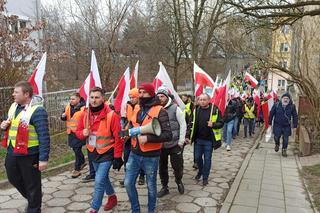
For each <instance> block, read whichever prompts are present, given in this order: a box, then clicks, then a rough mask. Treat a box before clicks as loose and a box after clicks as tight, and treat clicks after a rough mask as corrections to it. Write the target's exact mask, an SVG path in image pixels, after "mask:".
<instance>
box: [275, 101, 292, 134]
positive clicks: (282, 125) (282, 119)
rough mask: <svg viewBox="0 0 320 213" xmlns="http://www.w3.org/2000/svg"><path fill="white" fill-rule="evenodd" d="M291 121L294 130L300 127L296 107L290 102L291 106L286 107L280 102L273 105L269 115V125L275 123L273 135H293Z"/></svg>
mask: <svg viewBox="0 0 320 213" xmlns="http://www.w3.org/2000/svg"><path fill="white" fill-rule="evenodd" d="M291 120H293V128H297V126H298V114H297V110H296V106H295V105H294V104H293V103H292V101H291V100H290V102H289V104H288V105H287V106H286V107H284V106H283V105H282V104H281V101H279V102H278V103H277V104H275V105H273V107H272V109H271V111H270V115H269V125H272V121H273V133H274V134H275V136H281V135H282V134H284V135H286V136H290V135H291Z"/></svg>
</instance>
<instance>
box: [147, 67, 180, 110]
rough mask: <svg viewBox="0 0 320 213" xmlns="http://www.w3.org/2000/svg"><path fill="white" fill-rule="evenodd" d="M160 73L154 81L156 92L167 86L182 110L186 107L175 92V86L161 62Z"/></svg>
mask: <svg viewBox="0 0 320 213" xmlns="http://www.w3.org/2000/svg"><path fill="white" fill-rule="evenodd" d="M159 66H160V68H159V72H158V74H157V76H156V77H155V79H154V80H153V85H154V87H155V90H156V91H157V90H158V88H159V87H160V86H162V85H163V86H165V87H167V88H168V89H169V92H170V93H171V94H172V95H173V96H174V99H175V101H176V103H177V104H178V105H179V107H180V108H181V109H184V108H185V105H184V103H183V101H182V100H181V98H180V96H179V95H178V93H177V92H176V91H175V89H174V87H173V84H172V82H171V79H170V76H169V75H168V73H167V70H166V68H165V67H164V66H163V64H162V63H161V62H159Z"/></svg>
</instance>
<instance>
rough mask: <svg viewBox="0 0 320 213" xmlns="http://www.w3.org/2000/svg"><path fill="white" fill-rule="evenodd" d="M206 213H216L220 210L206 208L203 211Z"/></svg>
mask: <svg viewBox="0 0 320 213" xmlns="http://www.w3.org/2000/svg"><path fill="white" fill-rule="evenodd" d="M203 211H204V213H216V212H217V211H218V210H217V208H215V207H207V206H206V207H204V209H203Z"/></svg>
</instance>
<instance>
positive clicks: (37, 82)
mask: <svg viewBox="0 0 320 213" xmlns="http://www.w3.org/2000/svg"><path fill="white" fill-rule="evenodd" d="M46 61H47V53H46V52H45V53H44V54H43V56H42V58H41V60H40V62H39V63H38V65H37V67H36V68H35V69H34V71H33V73H32V75H31V76H30V78H29V80H28V82H29V83H30V84H31V86H32V88H33V94H35V95H38V96H40V97H42V84H43V77H44V74H45V72H46Z"/></svg>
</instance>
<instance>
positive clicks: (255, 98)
mask: <svg viewBox="0 0 320 213" xmlns="http://www.w3.org/2000/svg"><path fill="white" fill-rule="evenodd" d="M252 97H253V101H254V103H255V104H256V105H257V114H256V118H257V119H259V115H260V107H261V103H260V90H256V89H254V90H253V93H252Z"/></svg>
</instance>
